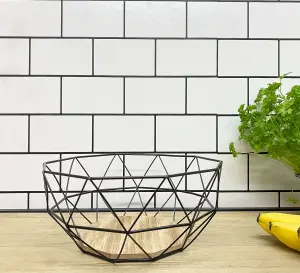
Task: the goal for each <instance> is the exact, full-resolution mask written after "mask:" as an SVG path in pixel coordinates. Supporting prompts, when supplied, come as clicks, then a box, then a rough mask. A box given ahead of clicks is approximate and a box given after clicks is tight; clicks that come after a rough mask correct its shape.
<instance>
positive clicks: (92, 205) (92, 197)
mask: <svg viewBox="0 0 300 273" xmlns="http://www.w3.org/2000/svg"><path fill="white" fill-rule="evenodd" d="M93 208H94V193H93V192H92V193H91V209H93Z"/></svg>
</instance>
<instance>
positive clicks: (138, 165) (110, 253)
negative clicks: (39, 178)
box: [43, 153, 223, 263]
mask: <svg viewBox="0 0 300 273" xmlns="http://www.w3.org/2000/svg"><path fill="white" fill-rule="evenodd" d="M222 163H223V162H222V161H220V160H216V159H211V158H206V157H201V156H194V155H187V154H184V155H173V154H161V153H104V154H92V155H83V156H74V157H69V158H65V159H61V160H55V161H49V162H46V163H44V164H43V178H44V185H45V194H46V203H47V212H48V214H49V215H50V216H51V217H52V218H53V220H54V221H55V222H56V223H57V224H58V225H59V226H60V227H61V228H62V229H63V230H64V231H65V232H66V234H67V235H69V236H70V238H71V239H72V240H73V241H74V243H75V244H76V245H77V247H78V248H79V249H80V250H81V251H82V252H84V253H86V254H90V255H93V256H96V257H98V258H101V259H104V260H106V261H109V262H113V263H116V262H138V261H139V262H140V261H156V260H158V259H161V258H164V257H166V256H169V255H172V254H175V253H177V252H180V251H183V250H185V249H186V248H187V247H188V246H189V245H190V244H191V243H192V242H194V240H195V239H196V238H197V237H198V236H199V234H200V233H201V232H202V231H203V230H204V229H205V228H206V227H207V225H208V224H209V222H210V221H211V220H212V218H213V217H214V215H215V214H216V212H217V209H218V197H219V184H220V177H221V171H222Z"/></svg>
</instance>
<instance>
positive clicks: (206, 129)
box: [157, 116, 216, 152]
mask: <svg viewBox="0 0 300 273" xmlns="http://www.w3.org/2000/svg"><path fill="white" fill-rule="evenodd" d="M157 150H158V151H207V152H208V151H215V150H216V117H215V116H206V117H203V116H173V117H172V116H159V117H157Z"/></svg>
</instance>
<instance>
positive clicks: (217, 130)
mask: <svg viewBox="0 0 300 273" xmlns="http://www.w3.org/2000/svg"><path fill="white" fill-rule="evenodd" d="M216 153H219V118H218V116H216Z"/></svg>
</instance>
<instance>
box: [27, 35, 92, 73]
mask: <svg viewBox="0 0 300 273" xmlns="http://www.w3.org/2000/svg"><path fill="white" fill-rule="evenodd" d="M31 72H32V74H44V75H45V74H46V75H48V74H50V75H89V74H91V73H92V41H91V40H88V39H64V40H63V39H33V40H32V41H31Z"/></svg>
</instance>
